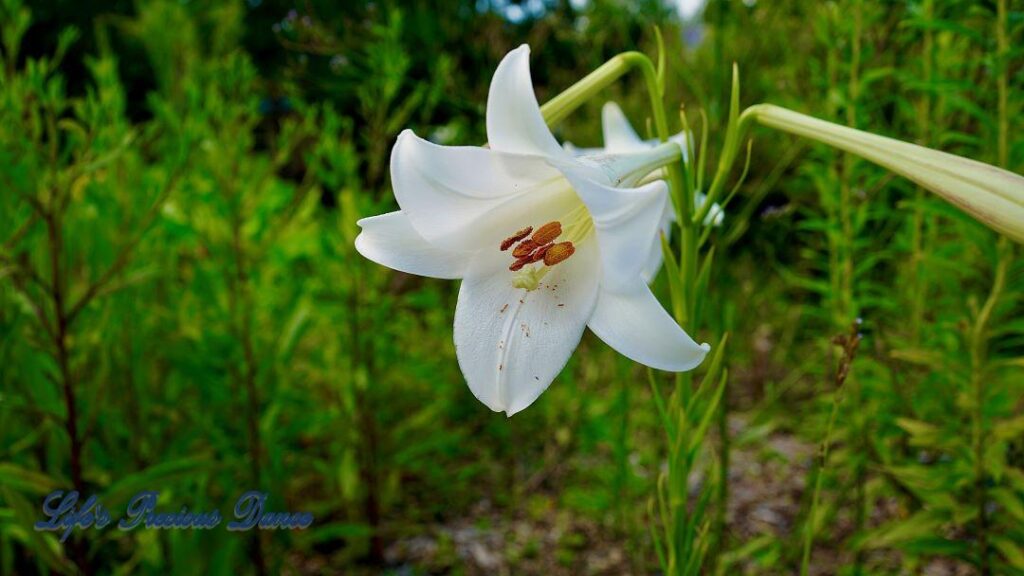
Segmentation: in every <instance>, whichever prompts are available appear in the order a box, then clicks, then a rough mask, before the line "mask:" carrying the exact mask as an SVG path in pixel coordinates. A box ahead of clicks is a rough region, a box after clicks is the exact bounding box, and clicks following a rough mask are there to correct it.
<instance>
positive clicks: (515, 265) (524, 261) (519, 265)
mask: <svg viewBox="0 0 1024 576" xmlns="http://www.w3.org/2000/svg"><path fill="white" fill-rule="evenodd" d="M529 263H530V259H529V258H520V259H519V260H516V261H515V262H513V263H512V265H511V266H509V267H508V269H509V270H511V271H513V272H519V271H520V270H522V269H523V266H526V265H527V264H529Z"/></svg>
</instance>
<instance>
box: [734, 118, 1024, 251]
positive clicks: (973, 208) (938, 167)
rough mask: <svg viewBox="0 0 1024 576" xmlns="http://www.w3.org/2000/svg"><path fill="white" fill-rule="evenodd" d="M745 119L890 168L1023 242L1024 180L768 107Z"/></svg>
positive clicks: (916, 147) (953, 157)
mask: <svg viewBox="0 0 1024 576" xmlns="http://www.w3.org/2000/svg"><path fill="white" fill-rule="evenodd" d="M744 116H749V117H752V118H753V119H755V120H757V122H758V123H760V124H763V125H765V126H768V127H769V128H775V129H777V130H782V131H783V132H789V133H790V134H795V135H797V136H803V137H804V138H810V139H811V140H816V141H818V142H822V143H824V144H828V145H830V146H834V147H836V148H839V149H840V150H845V151H846V152H850V153H852V154H856V155H858V156H860V157H862V158H864V159H866V160H870V161H871V162H874V163H875V164H878V165H879V166H882V167H884V168H888V169H889V170H892V171H893V172H895V173H896V174H899V175H900V176H903V177H905V178H907V179H909V180H911V181H913V182H914V183H916V184H918V185H920V186H922V187H923V188H927V189H928V190H931V191H932V192H934V193H936V194H938V195H939V196H942V197H943V198H945V199H946V200H948V201H949V202H951V203H952V204H954V205H956V206H958V207H959V208H960V209H962V210H963V211H965V212H967V213H968V214H970V215H971V216H973V217H974V218H976V219H978V220H979V221H981V222H982V223H984V224H985V225H986V226H988V227H989V228H992V229H993V230H996V231H998V232H1001V233H1003V234H1005V235H1007V236H1009V237H1010V238H1012V239H1014V240H1016V241H1017V242H1020V243H1024V177H1021V176H1019V175H1017V174H1014V173H1012V172H1008V171H1006V170H1003V169H1000V168H996V167H995V166H991V165H989V164H985V163H983V162H977V161H975V160H969V159H967V158H963V157H961V156H956V155H954V154H949V153H946V152H940V151H938V150H932V149H931V148H925V147H923V146H918V145H916V144H910V143H909V142H903V141H900V140H895V139H893V138H886V137H885V136H878V135H876V134H870V133H868V132H863V131H861V130H856V129H853V128H848V127H846V126H840V125H837V124H832V123H831V122H826V121H824V120H819V119H817V118H812V117H811V116H807V115H805V114H800V113H798V112H793V111H792V110H787V109H785V108H780V107H778V106H773V105H770V104H758V105H756V106H751V107H750V108H749V109H747V111H745V112H744Z"/></svg>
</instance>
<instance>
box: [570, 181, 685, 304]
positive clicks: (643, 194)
mask: <svg viewBox="0 0 1024 576" xmlns="http://www.w3.org/2000/svg"><path fill="white" fill-rule="evenodd" d="M562 172H563V173H564V174H565V176H566V178H568V179H569V182H570V183H571V184H572V186H573V189H575V190H576V194H577V195H578V196H579V197H580V200H582V201H583V203H584V204H585V205H586V206H587V210H588V211H589V212H590V217H591V219H593V221H594V228H595V230H596V231H597V243H598V246H600V249H601V268H602V273H601V285H602V286H603V287H605V288H608V289H611V290H616V289H619V288H621V287H623V286H626V285H629V284H630V283H631V282H632V280H635V279H637V278H639V277H640V275H641V273H642V271H643V269H644V265H645V264H646V263H647V256H648V254H649V252H650V249H651V248H650V247H651V242H652V235H655V234H657V233H658V232H659V230H660V226H661V222H662V220H663V214H664V211H665V203H666V200H667V198H668V185H667V184H665V182H664V181H663V180H655V181H654V182H650V183H648V184H645V185H643V186H641V187H640V188H613V187H611V186H606V185H604V184H601V183H599V182H596V181H594V180H591V179H589V178H587V177H586V176H587V174H586V173H584V172H581V171H579V170H576V169H574V168H570V167H568V166H564V167H562Z"/></svg>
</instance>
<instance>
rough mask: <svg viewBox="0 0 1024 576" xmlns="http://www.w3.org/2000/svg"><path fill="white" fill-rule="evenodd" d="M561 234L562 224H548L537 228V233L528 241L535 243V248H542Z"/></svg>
mask: <svg viewBox="0 0 1024 576" xmlns="http://www.w3.org/2000/svg"><path fill="white" fill-rule="evenodd" d="M561 234H562V223H561V222H557V221H556V222H548V223H547V224H545V225H543V226H541V227H540V228H537V231H536V232H534V233H533V236H531V237H530V240H533V241H534V242H536V243H537V246H543V245H545V244H550V243H551V242H552V241H554V239H555V238H558V237H559V236H560V235H561Z"/></svg>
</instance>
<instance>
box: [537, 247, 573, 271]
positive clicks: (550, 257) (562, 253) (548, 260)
mask: <svg viewBox="0 0 1024 576" xmlns="http://www.w3.org/2000/svg"><path fill="white" fill-rule="evenodd" d="M575 252H576V247H575V246H573V245H572V242H559V243H558V244H555V245H554V246H551V247H550V248H548V249H547V250H546V251H545V252H544V263H545V264H547V265H548V266H554V265H555V264H558V263H559V262H561V261H563V260H565V259H566V258H568V257H569V256H572V255H573V253H575Z"/></svg>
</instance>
